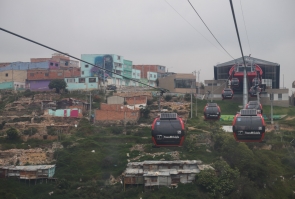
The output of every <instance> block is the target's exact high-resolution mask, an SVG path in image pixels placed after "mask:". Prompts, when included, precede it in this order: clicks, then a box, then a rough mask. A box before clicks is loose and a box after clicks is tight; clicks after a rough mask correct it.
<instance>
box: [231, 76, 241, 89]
mask: <svg viewBox="0 0 295 199" xmlns="http://www.w3.org/2000/svg"><path fill="white" fill-rule="evenodd" d="M239 85H240V80H239V79H238V78H232V79H231V86H232V87H239Z"/></svg>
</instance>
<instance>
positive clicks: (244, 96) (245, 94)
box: [229, 0, 258, 108]
mask: <svg viewBox="0 0 295 199" xmlns="http://www.w3.org/2000/svg"><path fill="white" fill-rule="evenodd" d="M229 2H230V6H231V11H232V14H233V19H234V23H235V28H236V32H237V36H238V40H239V45H240V49H241V54H242V58H243V62H244V80H243V81H244V83H243V107H244V108H246V104H247V101H248V93H247V90H248V89H247V77H246V76H247V70H246V62H245V58H244V54H243V48H242V44H241V39H240V35H239V30H238V26H237V21H236V16H235V11H234V6H233V2H232V0H229ZM257 96H258V95H257Z"/></svg>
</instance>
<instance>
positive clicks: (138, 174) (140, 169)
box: [124, 160, 213, 187]
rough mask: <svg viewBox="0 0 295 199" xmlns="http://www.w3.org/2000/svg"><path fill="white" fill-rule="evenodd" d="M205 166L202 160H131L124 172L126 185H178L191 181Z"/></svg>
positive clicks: (209, 167) (207, 166)
mask: <svg viewBox="0 0 295 199" xmlns="http://www.w3.org/2000/svg"><path fill="white" fill-rule="evenodd" d="M204 168H208V169H213V168H212V167H211V166H209V165H206V167H204V166H203V165H202V161H200V160H177V161H143V162H130V163H128V164H127V168H126V170H125V174H124V186H125V185H144V186H145V187H150V186H162V185H163V186H169V187H170V186H177V184H178V183H184V184H185V183H191V182H193V181H194V180H195V175H196V174H197V173H199V172H200V171H201V170H203V169H204Z"/></svg>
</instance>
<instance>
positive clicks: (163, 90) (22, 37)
mask: <svg viewBox="0 0 295 199" xmlns="http://www.w3.org/2000/svg"><path fill="white" fill-rule="evenodd" d="M0 30H2V31H4V32H7V33H9V34H11V35H14V36H16V37H19V38H21V39H24V40H27V41H29V42H32V43H34V44H37V45H39V46H42V47H44V48H47V49H50V50H53V51H55V52H58V53H60V54H63V55H66V56H68V57H71V58H73V59H76V60H79V61H81V62H84V63H86V64H89V65H91V66H94V67H97V68H99V69H101V70H104V71H106V72H109V73H113V74H116V75H118V76H121V77H123V78H125V79H129V80H131V81H134V82H138V83H140V84H142V85H145V86H148V87H151V88H154V89H157V90H160V91H161V92H165V90H166V89H161V88H157V87H154V86H150V85H148V84H145V83H142V82H140V81H137V80H135V79H132V78H129V77H125V76H123V75H121V74H118V73H115V72H113V71H110V70H108V69H105V68H102V67H100V66H97V65H94V64H92V63H89V62H87V61H84V60H82V59H79V58H77V57H74V56H72V55H69V54H67V53H64V52H61V51H59V50H56V49H54V48H51V47H49V46H46V45H44V44H41V43H38V42H36V41H33V40H31V39H28V38H26V37H24V36H21V35H19V34H16V33H13V32H10V31H9V30H6V29H4V28H1V27H0ZM104 78H105V77H104Z"/></svg>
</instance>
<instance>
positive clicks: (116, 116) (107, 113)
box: [95, 110, 140, 121]
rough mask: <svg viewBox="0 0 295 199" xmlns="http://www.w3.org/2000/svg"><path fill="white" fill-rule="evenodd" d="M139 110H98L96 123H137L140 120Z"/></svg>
mask: <svg viewBox="0 0 295 199" xmlns="http://www.w3.org/2000/svg"><path fill="white" fill-rule="evenodd" d="M139 116H140V112H139V110H135V111H134V110H130V111H112V110H96V111H95V120H96V121H117V120H125V121H136V120H138V119H139Z"/></svg>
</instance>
